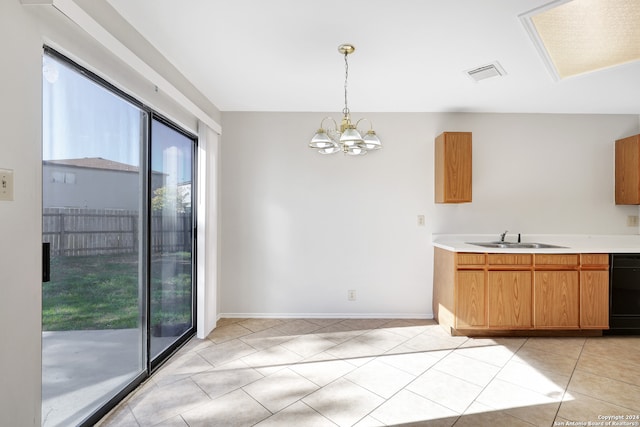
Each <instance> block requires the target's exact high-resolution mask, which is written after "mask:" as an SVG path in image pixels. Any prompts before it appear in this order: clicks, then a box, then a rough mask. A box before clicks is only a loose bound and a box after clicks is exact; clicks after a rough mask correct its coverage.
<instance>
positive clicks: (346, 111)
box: [342, 52, 349, 114]
mask: <svg viewBox="0 0 640 427" xmlns="http://www.w3.org/2000/svg"><path fill="white" fill-rule="evenodd" d="M347 55H348V53H346V52H345V54H344V109H343V110H342V113H343V114H349V105H348V104H347V81H348V80H349V61H348V60H347Z"/></svg>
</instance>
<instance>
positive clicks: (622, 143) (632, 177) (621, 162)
mask: <svg viewBox="0 0 640 427" xmlns="http://www.w3.org/2000/svg"><path fill="white" fill-rule="evenodd" d="M616 204H617V205H638V204H640V135H633V136H630V137H627V138H623V139H619V140H617V141H616Z"/></svg>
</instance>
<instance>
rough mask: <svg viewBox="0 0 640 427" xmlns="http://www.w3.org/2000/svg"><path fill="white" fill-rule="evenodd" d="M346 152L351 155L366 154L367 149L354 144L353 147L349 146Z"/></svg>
mask: <svg viewBox="0 0 640 427" xmlns="http://www.w3.org/2000/svg"><path fill="white" fill-rule="evenodd" d="M345 154H348V155H349V156H364V155H365V154H367V150H365V149H364V148H362V147H360V146H357V145H354V146H352V147H348V148H347V150H346V151H345Z"/></svg>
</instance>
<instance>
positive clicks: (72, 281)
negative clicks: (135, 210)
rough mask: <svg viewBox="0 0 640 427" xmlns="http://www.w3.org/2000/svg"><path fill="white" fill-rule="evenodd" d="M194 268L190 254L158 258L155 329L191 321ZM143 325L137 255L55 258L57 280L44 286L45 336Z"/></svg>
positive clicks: (153, 308)
mask: <svg viewBox="0 0 640 427" xmlns="http://www.w3.org/2000/svg"><path fill="white" fill-rule="evenodd" d="M190 265H191V262H190V254H188V253H186V254H185V253H177V254H171V255H158V256H156V257H154V258H153V260H152V267H151V277H152V279H151V287H152V290H151V296H152V298H151V313H152V316H151V317H152V321H151V324H152V325H154V324H159V323H162V324H170V323H180V322H187V323H188V322H190V321H191V271H190V268H191V267H190ZM167 266H169V267H170V268H169V270H170V271H169V273H170V274H167V271H168V270H167ZM139 322H140V306H139V289H138V257H137V255H136V254H121V255H94V256H73V257H71V256H57V257H52V259H51V281H50V282H46V283H43V284H42V329H43V331H67V330H88V329H121V328H137V327H139Z"/></svg>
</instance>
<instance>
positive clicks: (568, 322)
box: [534, 271, 580, 328]
mask: <svg viewBox="0 0 640 427" xmlns="http://www.w3.org/2000/svg"><path fill="white" fill-rule="evenodd" d="M578 279H579V275H578V272H577V271H536V272H535V280H534V307H535V308H534V326H535V327H536V328H558V327H561V328H577V327H578V326H579V322H578V321H579V301H580V300H579V297H580V294H579V282H578Z"/></svg>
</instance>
